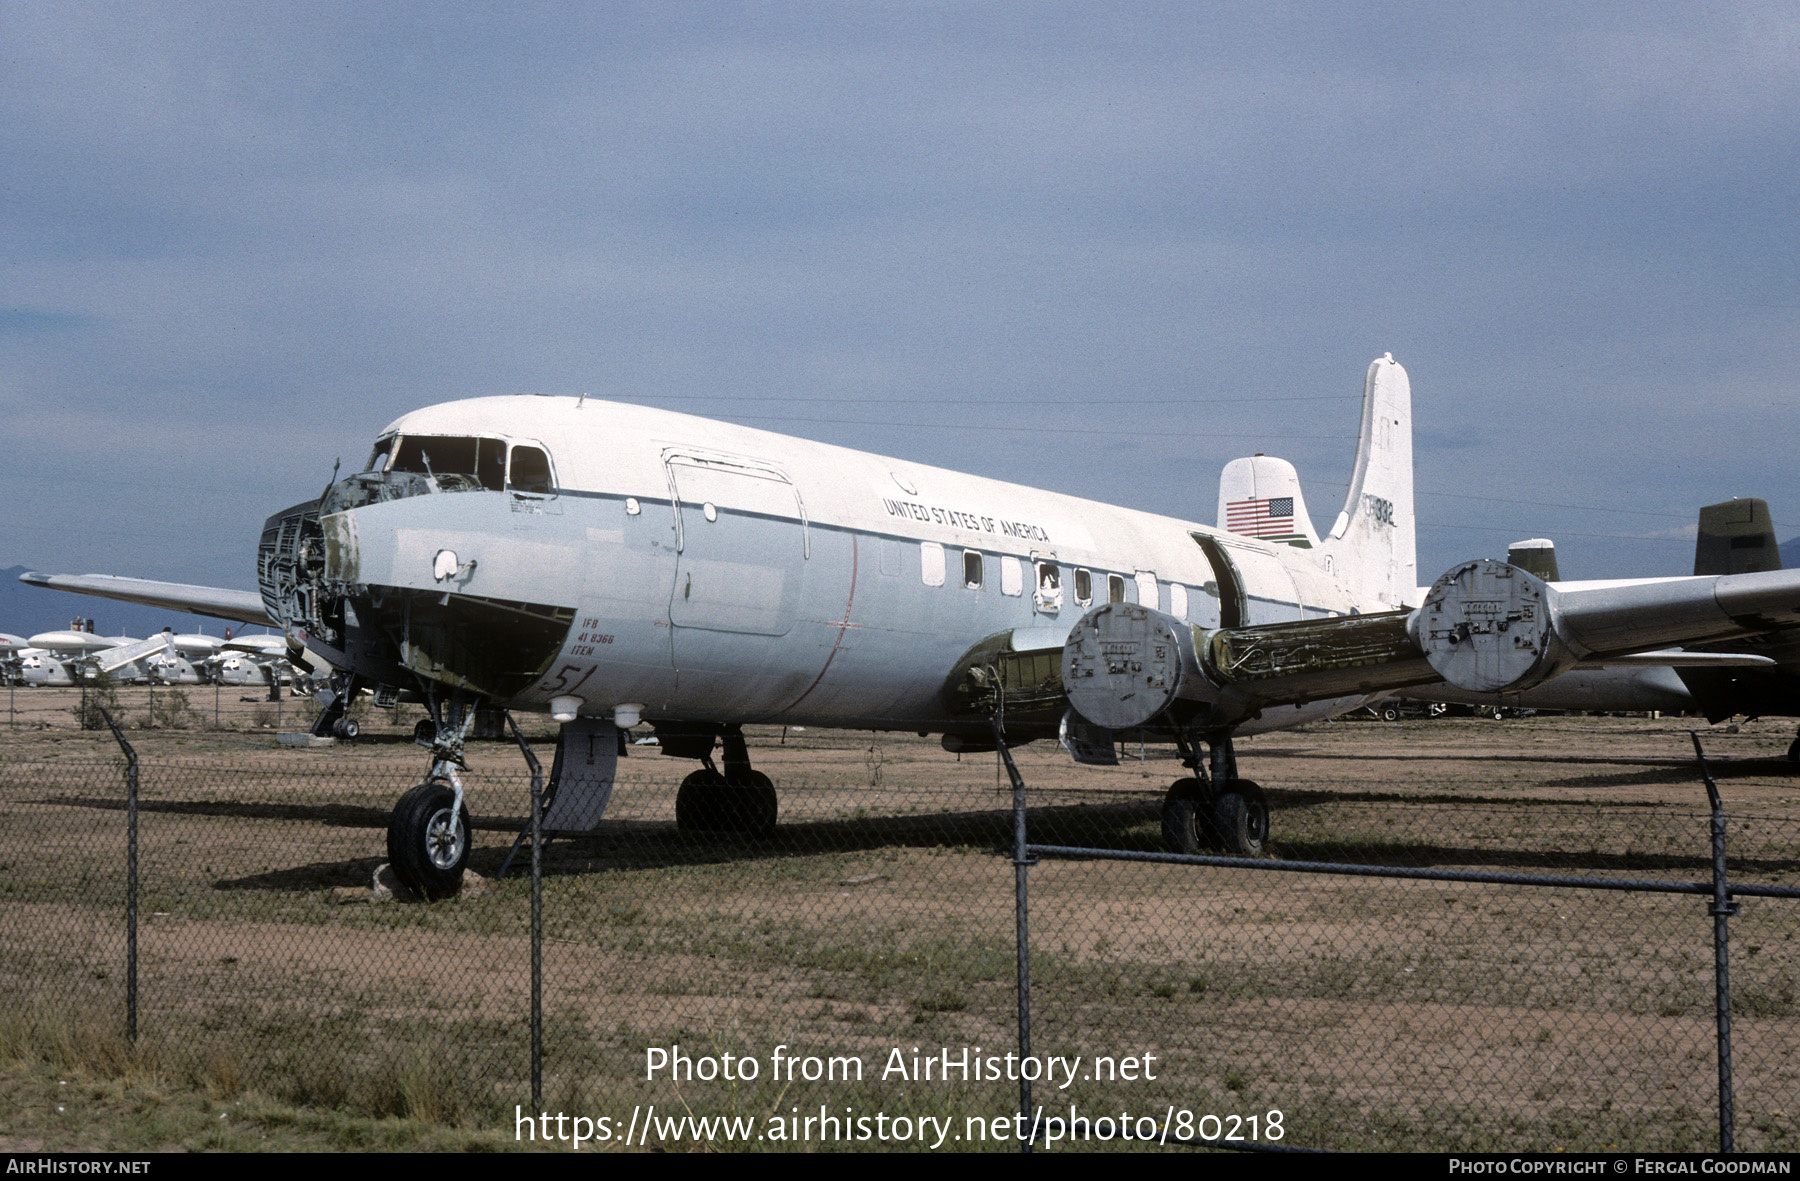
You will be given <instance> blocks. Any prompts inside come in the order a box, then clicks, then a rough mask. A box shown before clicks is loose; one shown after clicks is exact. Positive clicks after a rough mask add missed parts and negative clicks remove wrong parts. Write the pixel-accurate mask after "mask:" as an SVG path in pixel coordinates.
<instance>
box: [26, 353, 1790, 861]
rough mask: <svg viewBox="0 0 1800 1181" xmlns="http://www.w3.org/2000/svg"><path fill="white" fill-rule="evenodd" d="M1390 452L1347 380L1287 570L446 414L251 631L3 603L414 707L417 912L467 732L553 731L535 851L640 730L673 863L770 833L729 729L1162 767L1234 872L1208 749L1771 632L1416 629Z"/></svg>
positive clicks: (1121, 529)
mask: <svg viewBox="0 0 1800 1181" xmlns="http://www.w3.org/2000/svg"><path fill="white" fill-rule="evenodd" d="M1411 418H1412V415H1411V394H1410V388H1409V385H1408V381H1407V376H1406V372H1405V370H1403V369H1402V368H1401V367H1400V365H1398V364H1397V363H1395V361H1394V360H1393V359H1392V357H1383V358H1381V359H1379V360H1377V361H1375V362H1374V363H1373V364H1372V365H1371V366H1370V367H1369V371H1368V376H1367V380H1366V384H1365V389H1364V398H1363V409H1362V429H1361V438H1360V442H1359V446H1358V452H1357V459H1356V467H1355V471H1354V474H1353V476H1352V479H1351V484H1350V490H1349V494H1348V497H1347V498H1346V501H1345V504H1344V509H1343V512H1342V513H1341V514H1340V515H1339V517H1338V519H1337V522H1336V524H1335V525H1334V527H1333V528H1332V530H1331V532H1330V533H1329V535H1327V536H1325V537H1323V538H1316V537H1313V536H1310V535H1309V536H1307V537H1306V538H1304V540H1305V541H1306V543H1307V544H1306V545H1305V546H1301V545H1298V544H1293V543H1292V542H1293V540H1294V539H1292V538H1288V537H1285V536H1284V537H1282V538H1281V539H1279V540H1265V539H1261V538H1256V537H1246V536H1242V535H1238V534H1234V533H1232V532H1230V531H1227V530H1225V529H1221V528H1215V527H1213V526H1209V525H1202V524H1198V523H1195V522H1191V521H1182V520H1177V519H1174V518H1169V517H1162V516H1157V515H1155V514H1152V513H1146V512H1140V511H1137V510H1133V509H1128V508H1121V507H1118V506H1114V505H1108V504H1101V503H1097V502H1094V501H1089V500H1082V499H1079V498H1077V497H1074V496H1071V495H1068V494H1066V493H1061V492H1050V491H1042V490H1039V489H1035V488H1028V487H1023V486H1020V485H1016V484H1008V483H1003V482H1001V481H998V480H991V479H985V478H982V477H980V476H972V475H965V474H961V473H957V472H952V471H946V470H943V469H940V468H935V467H929V466H926V465H924V464H919V463H914V462H911V461H907V460H899V459H889V458H884V457H881V456H877V455H871V454H867V453H864V452H860V451H853V450H849V449H846V448H842V447H834V446H829V445H826V444H823V443H816V442H809V441H806V440H802V439H795V438H790V437H786V436H783V435H778V434H773V433H770V432H767V431H761V430H754V429H751V428H748V427H741V426H735V425H731V424H727V423H720V422H714V421H710V420H707V419H703V418H697V417H693V416H690V415H685V414H676V413H671V412H667V411H661V410H654V409H648V408H645V407H641V406H634V405H629V404H623V403H616V402H606V401H598V400H593V399H586V398H582V399H577V398H572V397H529V396H527V397H495V398H477V399H472V400H467V401H459V402H450V403H446V404H443V405H437V406H431V407H427V408H425V409H421V410H418V411H415V412H413V413H410V414H407V415H404V416H402V417H401V418H399V419H398V420H396V421H395V422H394V423H393V424H391V425H390V426H388V427H387V428H386V429H385V430H384V431H382V432H381V434H380V435H379V437H378V438H377V440H376V441H375V445H374V447H373V450H372V452H371V454H370V457H369V460H368V462H367V463H366V464H365V465H364V470H363V471H361V472H359V473H357V474H355V475H352V476H350V477H348V478H346V479H342V480H337V481H336V482H334V483H333V484H332V485H331V486H330V487H329V488H328V489H327V491H326V492H325V494H324V496H323V497H322V498H321V499H320V500H317V501H310V502H307V503H304V504H299V505H295V506H293V507H292V508H289V509H286V510H284V511H282V512H280V513H277V514H276V515H275V516H273V517H271V518H270V519H269V521H268V524H267V525H266V527H265V530H264V533H263V537H262V542H261V546H260V549H259V553H258V567H257V573H258V579H259V582H260V594H259V595H252V594H249V593H247V592H241V591H223V590H217V589H214V588H207V587H192V586H182V585H176V584H165V583H150V582H143V581H140V580H132V579H114V578H108V577H102V576H93V575H89V576H61V577H57V576H45V575H40V574H28V575H25V576H24V578H23V580H24V581H26V582H31V583H36V584H38V585H43V586H51V587H57V588H60V589H66V590H76V591H85V592H88V593H94V594H100V595H106V596H110V597H115V598H122V599H129V600H132V601H136V602H148V603H153V604H159V605H162V606H169V607H177V608H181V609H186V610H192V611H197V612H201V613H206V614H212V615H218V616H222V617H224V618H231V619H240V620H245V621H250V622H258V623H260V622H272V623H274V624H275V625H277V626H279V627H281V628H282V629H283V632H284V634H285V636H286V638H287V640H288V642H289V644H290V645H291V646H292V647H293V648H294V649H296V650H299V649H302V648H304V649H307V650H310V651H311V652H312V653H314V654H316V655H317V656H318V657H320V658H322V659H323V660H325V661H327V662H329V663H330V664H331V665H332V666H333V667H335V668H337V669H339V670H342V678H341V683H340V685H339V691H338V692H337V693H336V695H335V696H334V697H333V698H332V700H331V701H330V703H329V704H328V705H327V707H326V708H325V709H324V710H323V711H322V712H321V714H320V717H319V719H318V722H317V723H316V726H315V730H316V731H318V732H327V731H329V729H330V728H331V727H332V726H333V725H335V724H336V723H337V722H338V721H339V720H340V719H341V715H342V708H343V706H344V705H345V704H346V703H347V702H348V701H349V700H350V699H351V697H352V696H353V695H354V694H355V693H356V692H357V691H358V690H359V689H361V688H368V689H372V690H373V691H374V692H375V694H376V698H377V701H378V703H379V702H383V701H385V702H390V703H391V702H392V701H393V700H395V699H397V698H398V697H400V696H401V695H413V694H416V695H417V697H418V698H419V699H422V700H423V701H425V702H426V703H427V706H428V708H429V709H430V711H431V713H432V716H433V719H434V721H435V722H436V739H435V744H434V748H433V764H432V771H431V774H430V775H429V776H428V777H427V779H426V781H425V782H423V783H421V784H420V785H419V786H418V787H415V788H414V789H413V790H411V791H409V792H408V793H406V795H405V796H403V797H402V798H401V800H400V801H399V803H398V805H397V806H396V808H395V810H394V814H393V817H392V820H391V822H390V825H389V832H388V842H389V853H390V856H391V857H392V860H393V863H394V866H395V869H396V871H397V872H398V873H399V874H400V875H401V876H402V877H403V878H404V879H405V880H407V881H408V882H409V883H410V884H412V885H413V886H415V887H416V888H418V889H419V890H420V891H422V892H423V893H425V894H427V895H431V896H442V895H445V894H449V893H453V892H454V891H455V890H456V889H457V888H458V886H459V884H460V881H461V876H462V869H463V865H464V862H465V860H466V858H467V855H468V821H467V816H466V813H465V812H464V810H463V807H462V789H461V785H460V780H459V779H458V778H457V775H456V768H457V767H458V766H459V765H460V762H461V744H462V740H463V737H464V736H465V735H466V734H467V732H468V728H469V725H470V721H471V719H472V717H473V711H474V709H475V708H476V707H477V706H478V705H479V706H491V707H504V708H511V709H526V710H548V711H549V712H550V713H551V715H552V716H553V717H554V718H555V719H556V720H557V721H559V722H560V723H562V735H561V741H560V742H559V746H558V758H557V765H556V767H555V769H554V770H553V772H552V785H551V793H552V795H551V801H550V805H549V809H548V812H547V815H546V819H545V826H546V828H547V829H549V830H554V831H565V832H566V831H585V830H591V829H592V828H593V826H594V824H595V823H596V822H597V820H598V818H599V816H600V813H601V812H602V811H603V810H604V808H605V805H606V802H607V798H608V796H609V794H610V791H611V786H612V778H613V770H614V763H615V760H616V758H617V754H618V750H619V745H620V736H619V728H628V727H631V726H634V725H637V724H638V723H639V722H640V721H647V722H649V723H650V724H651V725H652V726H653V727H654V728H655V731H656V736H657V738H658V739H659V741H660V744H661V748H662V750H663V752H664V753H666V754H671V755H675V756H677V757H680V758H689V759H695V760H698V761H699V762H700V763H701V764H702V769H701V770H699V771H696V772H694V773H693V774H691V775H689V776H688V777H687V779H686V780H685V781H684V782H683V783H682V785H681V789H680V791H679V793H678V795H677V798H676V814H677V819H678V821H679V823H680V824H681V825H682V826H683V827H685V828H690V829H700V830H731V829H735V830H742V831H750V832H761V831H766V830H767V829H769V828H770V827H772V826H773V824H774V822H775V815H776V798H775V791H774V787H773V785H772V784H771V783H770V782H769V780H768V779H767V778H766V777H765V776H763V775H762V774H761V773H759V772H757V771H755V770H754V769H753V768H752V767H751V763H750V757H749V752H748V749H747V746H746V743H745V741H744V737H743V726H744V725H745V724H747V723H760V722H777V723H786V724H792V725H803V726H818V727H833V726H836V727H849V728H856V729H890V730H913V731H919V732H924V733H935V734H941V735H942V736H943V740H944V743H945V745H946V746H947V747H949V748H951V749H964V750H969V749H986V750H992V749H994V748H995V746H996V744H997V743H998V742H1000V741H1005V742H1007V743H1018V742H1023V741H1030V740H1033V739H1039V738H1055V737H1060V738H1061V739H1062V741H1063V743H1064V745H1065V746H1066V747H1067V748H1068V749H1069V751H1070V752H1071V754H1072V755H1074V756H1075V757H1076V758H1077V759H1079V760H1082V761H1090V762H1107V761H1111V760H1112V758H1113V757H1114V754H1113V752H1114V750H1115V749H1116V747H1115V743H1116V741H1118V740H1120V739H1124V738H1127V737H1129V738H1139V737H1142V738H1147V739H1150V740H1155V741H1170V742H1174V743H1176V744H1177V745H1178V746H1179V748H1180V749H1181V751H1182V753H1183V755H1184V757H1185V759H1186V760H1187V763H1188V765H1189V766H1190V767H1191V768H1192V770H1193V775H1192V776H1190V777H1186V778H1183V779H1181V780H1179V781H1177V782H1176V783H1175V784H1174V785H1173V786H1172V787H1171V789H1170V791H1169V794H1168V797H1167V800H1166V801H1165V805H1164V811H1163V819H1164V825H1163V827H1164V832H1165V836H1166V837H1167V840H1168V843H1169V844H1170V846H1171V847H1172V848H1174V849H1176V850H1179V851H1193V850H1196V849H1198V848H1200V847H1202V846H1203V845H1205V844H1209V843H1210V844H1213V845H1216V846H1219V847H1222V848H1224V849H1225V850H1227V851H1229V852H1232V853H1237V854H1243V855H1254V854H1257V853H1259V852H1260V851H1261V849H1262V845H1263V841H1264V838H1265V836H1266V834H1267V829H1268V806H1267V803H1266V801H1265V800H1264V797H1263V793H1262V792H1261V790H1260V789H1259V788H1258V787H1257V786H1256V785H1255V784H1254V783H1253V782H1251V781H1250V780H1248V779H1245V778H1243V777H1241V776H1240V775H1239V774H1238V771H1237V765H1236V759H1235V757H1234V754H1233V749H1232V738H1233V736H1234V735H1238V734H1248V733H1254V732H1257V731H1261V730H1270V729H1276V728H1280V727H1285V726H1291V725H1295V724H1297V723H1300V722H1305V721H1308V720H1311V719H1317V718H1321V717H1326V716H1329V715H1332V714H1335V713H1338V712H1341V711H1344V710H1347V709H1350V708H1354V707H1355V706H1357V705H1359V704H1361V703H1362V702H1364V701H1367V700H1369V699H1370V698H1371V697H1373V696H1375V695H1379V694H1382V693H1384V692H1387V691H1390V690H1394V689H1398V688H1404V687H1407V686H1412V685H1419V684H1425V683H1430V682H1435V681H1439V680H1443V681H1447V682H1450V683H1452V684H1456V685H1461V686H1463V687H1465V688H1470V689H1475V690H1478V691H1500V690H1507V689H1516V688H1522V687H1525V686H1528V685H1532V684H1538V683H1541V682H1543V681H1544V680H1547V679H1549V678H1550V677H1553V676H1555V675H1557V674H1558V673H1560V672H1562V671H1564V670H1566V669H1568V668H1570V667H1573V666H1574V665H1575V664H1576V663H1578V662H1582V661H1587V662H1593V661H1603V660H1605V659H1607V658H1610V657H1616V656H1622V655H1628V654H1630V653H1633V652H1639V651H1643V650H1646V649H1654V648H1661V647H1666V646H1668V645H1671V644H1677V643H1689V642H1699V641H1705V640H1717V639H1725V638H1730V637H1734V636H1738V635H1744V634H1749V633H1758V632H1766V631H1770V630H1774V629H1779V628H1786V627H1794V626H1800V573H1796V572H1789V573H1774V574H1745V575H1738V576H1734V577H1723V578H1693V579H1680V580H1674V581H1669V582H1657V583H1653V584H1649V585H1640V586H1623V587H1614V588H1606V589H1600V590H1584V591H1578V592H1558V591H1556V590H1555V589H1553V588H1550V587H1548V586H1546V584H1544V583H1543V582H1542V581H1540V580H1538V579H1536V578H1534V577H1532V576H1531V575H1530V574H1527V573H1525V572H1524V571H1521V570H1518V569H1516V568H1514V567H1512V566H1509V565H1507V564H1505V563H1503V562H1498V561H1491V560H1484V561H1478V562H1468V563H1464V564H1461V565H1459V566H1457V567H1455V568H1454V569H1452V570H1451V571H1450V572H1448V573H1447V574H1445V575H1444V576H1443V577H1442V578H1440V579H1439V580H1438V581H1437V583H1436V585H1435V586H1433V587H1432V588H1431V590H1430V592H1429V594H1428V595H1427V596H1426V597H1425V600H1424V601H1423V602H1422V603H1421V602H1417V601H1416V600H1417V598H1418V596H1417V593H1416V591H1415V586H1416V581H1417V579H1416V562H1415V557H1414V553H1415V550H1414V536H1413V495H1412V431H1411ZM1251 499H1254V497H1252V498H1251ZM1269 507H1270V506H1264V508H1263V510H1262V512H1263V515H1264V516H1267V515H1269ZM1274 507H1275V508H1280V507H1282V506H1274ZM1252 511H1253V512H1254V511H1255V510H1252ZM1309 532H1310V531H1309ZM721 743H722V744H723V749H722V758H721V760H720V763H719V764H715V763H714V761H713V751H714V749H715V747H716V746H718V745H720V744H721Z"/></svg>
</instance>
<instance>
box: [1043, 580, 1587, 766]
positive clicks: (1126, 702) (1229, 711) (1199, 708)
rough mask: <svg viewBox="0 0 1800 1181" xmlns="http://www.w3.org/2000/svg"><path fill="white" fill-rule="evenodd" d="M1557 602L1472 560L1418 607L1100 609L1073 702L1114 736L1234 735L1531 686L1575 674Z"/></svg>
mask: <svg viewBox="0 0 1800 1181" xmlns="http://www.w3.org/2000/svg"><path fill="white" fill-rule="evenodd" d="M1580 653H1581V649H1580V648H1579V647H1578V646H1577V645H1575V644H1573V643H1571V642H1570V641H1569V640H1568V639H1567V638H1566V637H1564V636H1563V635H1562V634H1561V633H1560V632H1559V630H1558V615H1557V592H1556V590H1555V588H1553V587H1551V586H1549V585H1547V584H1545V583H1544V582H1543V581H1542V580H1540V579H1538V578H1535V577H1533V576H1532V575H1530V574H1527V573H1526V572H1525V571H1523V570H1519V569H1517V568H1515V567H1512V566H1509V565H1507V564H1506V563H1505V562H1497V561H1492V560H1485V559H1484V560H1482V561H1478V562H1465V563H1463V564H1461V565H1459V566H1457V567H1455V568H1454V569H1452V570H1450V571H1449V572H1448V573H1446V574H1445V575H1444V576H1443V577H1442V578H1440V579H1438V581H1437V583H1436V585H1434V586H1433V587H1432V588H1431V592H1430V594H1428V595H1427V596H1426V600H1425V604H1424V606H1422V607H1420V608H1419V609H1418V610H1416V611H1409V610H1405V609H1402V610H1398V611H1384V612H1381V613H1379V614H1375V615H1350V616H1337V617H1334V618H1330V619H1307V620H1298V621H1294V622H1289V623H1272V624H1264V625H1261V626H1257V627H1232V628H1218V629H1214V630H1206V629H1202V628H1198V627H1195V626H1193V625H1192V624H1189V623H1186V622H1184V621H1182V620H1179V619H1176V618H1174V617H1173V616H1169V615H1165V614H1163V613H1162V612H1160V611H1153V610H1150V609H1149V608H1147V607H1141V606H1138V605H1137V604H1135V603H1108V604H1105V605H1103V606H1100V607H1096V608H1094V609H1093V610H1092V611H1089V612H1088V613H1087V615H1086V616H1084V617H1083V618H1082V620H1081V622H1080V623H1078V624H1076V625H1075V628H1074V630H1073V631H1071V632H1070V633H1069V638H1068V641H1067V643H1065V644H1064V646H1063V665H1062V681H1063V689H1064V692H1065V693H1066V694H1067V695H1068V698H1069V703H1070V705H1072V706H1073V707H1074V708H1075V710H1076V712H1077V713H1079V714H1080V715H1081V717H1083V718H1085V719H1086V720H1087V721H1088V722H1090V723H1092V724H1093V725H1096V726H1100V727H1104V728H1106V729H1109V730H1115V731H1119V730H1134V729H1139V728H1143V727H1151V728H1155V729H1163V730H1179V729H1182V728H1187V727H1192V726H1196V725H1198V726H1206V727H1229V726H1232V725H1235V724H1236V723H1238V722H1239V721H1241V720H1243V719H1245V718H1250V717H1254V716H1256V715H1257V714H1258V713H1259V712H1260V711H1261V710H1263V709H1265V708H1268V707H1270V706H1274V705H1305V704H1308V703H1311V702H1319V701H1325V700H1328V699H1336V698H1354V697H1357V696H1368V695H1372V694H1375V693H1382V692H1387V691H1390V690H1394V689H1404V688H1410V687H1412V686H1416V685H1424V684H1431V683H1434V682H1438V681H1447V682H1449V683H1450V684H1452V685H1455V686H1457V687H1458V688H1463V689H1468V690H1472V691H1476V692H1482V693H1496V692H1509V691H1517V690H1520V689H1527V688H1530V687H1532V686H1534V685H1538V684H1541V683H1542V682H1544V681H1547V680H1549V679H1550V678H1551V677H1554V676H1557V675H1559V674H1561V673H1563V672H1565V671H1567V670H1568V669H1570V668H1572V667H1574V665H1575V664H1576V663H1577V661H1578V660H1579V659H1580Z"/></svg>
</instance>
